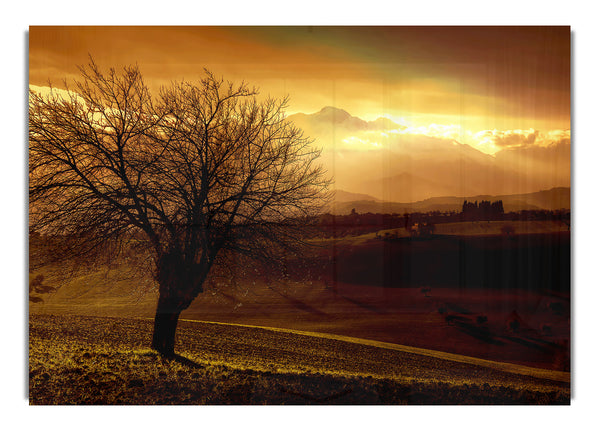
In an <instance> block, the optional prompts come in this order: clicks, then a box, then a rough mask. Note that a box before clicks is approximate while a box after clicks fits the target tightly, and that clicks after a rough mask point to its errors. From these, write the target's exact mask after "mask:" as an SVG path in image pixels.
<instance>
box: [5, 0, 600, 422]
mask: <svg viewBox="0 0 600 431" xmlns="http://www.w3.org/2000/svg"><path fill="white" fill-rule="evenodd" d="M83 4H87V5H88V6H82V5H83ZM592 4H593V3H592V2H589V1H585V0H584V1H573V0H572V1H569V2H565V1H544V2H524V1H522V0H516V1H515V0H508V1H504V2H492V3H490V2H480V1H456V0H455V1H452V2H447V1H422V2H392V1H369V2H357V1H344V2H324V1H322V0H321V1H317V0H310V1H302V2H296V3H290V2H281V1H254V2H243V1H241V0H235V1H224V2H212V3H209V4H206V2H196V1H188V2H184V1H177V0H175V1H170V2H164V1H161V2H158V1H145V2H125V1H122V0H108V1H104V2H93V3H82V2H80V1H52V2H42V1H28V2H21V3H19V4H18V5H16V6H10V7H9V6H8V5H5V7H4V14H3V18H2V33H3V34H2V36H3V37H2V48H3V50H2V54H3V61H2V63H3V67H2V77H3V79H2V82H3V84H4V89H5V91H4V93H5V96H4V98H3V100H2V103H1V105H2V117H1V118H2V119H3V125H4V129H5V133H4V136H3V145H2V149H3V157H2V168H1V169H0V172H1V175H2V178H1V182H0V184H2V195H1V196H2V202H3V211H2V217H3V219H2V225H1V226H2V228H3V232H2V239H3V247H2V258H1V260H0V262H2V270H3V283H2V284H3V292H2V294H3V296H2V303H3V304H4V311H5V312H4V313H2V324H3V325H2V329H3V331H4V334H5V336H6V335H8V344H5V343H3V349H2V353H3V354H2V362H3V364H2V365H3V366H2V368H1V369H2V384H1V385H0V387H1V388H2V400H1V404H0V405H1V406H2V410H3V412H4V415H5V417H3V419H4V420H3V422H4V423H6V424H13V423H14V424H17V423H19V425H21V426H24V427H26V428H27V429H42V428H43V429H50V430H53V429H60V430H69V429H81V428H82V427H85V428H86V429H89V428H91V429H94V430H95V429H103V430H104V429H107V428H111V429H121V428H125V427H136V428H139V429H157V428H165V427H169V428H172V429H178V428H181V429H196V428H206V427H215V428H219V429H223V428H224V429H239V430H248V429H261V430H263V429H265V428H267V429H271V428H273V429H275V428H280V429H286V430H290V429H291V430H306V429H324V428H335V429H340V430H346V429H380V428H400V427H401V428H411V427H415V428H418V429H423V428H424V429H444V430H448V429H461V430H464V429H476V428H477V429H485V430H503V431H505V430H507V429H526V427H530V426H534V427H535V428H536V429H542V430H555V429H556V430H558V429H561V430H564V429H589V428H592V427H593V423H597V415H594V416H593V417H592V415H591V414H593V413H595V412H594V410H593V409H594V408H596V404H597V403H596V400H597V399H598V395H597V391H598V384H599V382H598V372H597V369H598V365H597V360H598V348H597V347H596V345H597V343H598V333H597V328H598V320H597V318H596V316H595V315H596V314H597V312H598V311H597V310H598V307H599V305H598V304H600V302H599V301H600V300H599V298H598V289H599V286H598V284H599V283H598V273H597V268H598V254H599V253H598V252H597V248H598V246H599V245H600V242H599V241H600V238H598V231H599V230H600V226H599V223H598V222H597V221H596V218H597V217H598V215H599V214H600V211H598V210H599V208H598V201H599V200H600V196H599V193H598V185H599V182H598V181H597V178H598V177H597V175H596V172H597V171H598V163H599V162H600V157H599V156H600V154H599V153H598V146H599V145H600V142H599V141H598V136H597V135H598V132H597V125H598V124H599V117H600V111H599V110H598V104H599V100H598V99H599V97H598V96H600V93H599V92H598V82H597V80H598V79H599V78H598V77H599V74H598V71H599V70H600V68H599V64H598V62H599V57H600V56H599V55H598V46H599V43H598V42H599V35H598V27H599V26H598V24H597V13H595V12H596V10H595V8H593V6H592ZM94 6H97V7H98V8H99V9H94V8H93V7H94ZM39 24H55V25H79V24H86V25H91V24H96V25H104V24H115V25H132V24H138V25H140V24H175V25H198V24H204V25H206V24H211V25H220V24H229V25H231V24H255V25H257V24H281V25H282V24H286V25H290V24H314V25H318V24H346V25H358V24H360V25H366V24H373V25H415V24H417V25H422V24H428V25H504V24H511V25H571V26H572V30H573V32H574V33H573V34H574V54H573V62H574V65H573V71H574V74H573V81H574V87H573V90H574V92H573V96H572V100H573V102H574V104H573V111H572V112H573V125H572V130H573V135H572V136H573V149H574V158H573V165H572V172H573V174H574V178H573V182H572V187H573V191H574V206H573V215H574V219H575V220H574V223H573V232H574V246H575V248H574V264H573V270H574V273H575V277H574V286H573V292H574V314H573V320H572V321H573V327H574V330H575V334H574V339H573V340H574V346H575V350H574V364H573V365H574V374H573V381H574V385H575V386H574V389H575V392H574V395H575V398H574V399H573V400H572V405H571V406H570V407H422V408H420V407H383V408H378V407H324V408H307V407H285V408H277V407H266V408H265V407H238V408H224V407H197V408H196V407H194V408H191V407H178V408H167V407H125V408H120V407H98V408H96V407H76V408H64V407H59V408H52V407H29V406H28V405H27V401H26V399H25V398H24V384H25V382H24V379H25V376H26V374H25V373H26V370H25V368H26V360H27V356H26V355H27V349H26V347H24V345H23V344H24V335H25V331H26V319H25V318H24V316H23V313H25V312H26V304H25V299H26V296H25V295H24V293H23V289H24V288H25V283H24V279H25V269H24V265H25V264H26V250H25V246H24V234H25V230H26V182H27V179H26V178H27V177H26V155H27V151H26V143H25V136H26V134H25V129H26V123H25V117H26V111H25V109H26V104H25V100H26V99H25V95H26V80H27V73H28V70H27V64H26V61H27V49H26V45H25V40H26V39H25V38H26V31H27V28H28V26H29V25H39ZM6 129H8V133H6ZM588 424H589V425H588Z"/></svg>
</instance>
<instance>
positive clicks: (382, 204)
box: [330, 187, 571, 214]
mask: <svg viewBox="0 0 600 431" xmlns="http://www.w3.org/2000/svg"><path fill="white" fill-rule="evenodd" d="M335 196H336V198H335V200H334V202H333V204H332V205H331V207H330V211H331V212H332V213H333V214H349V213H350V211H352V209H353V208H354V209H356V211H357V212H358V213H367V212H371V213H386V214H391V213H397V214H402V213H405V212H429V211H442V212H444V211H461V209H462V204H463V202H464V201H465V200H467V201H470V202H474V201H478V202H480V201H482V200H487V201H497V200H502V203H503V206H504V211H505V212H510V211H521V210H536V209H539V210H558V209H570V208H571V188H570V187H555V188H553V189H550V190H542V191H539V192H534V193H523V194H514V195H495V196H492V195H475V196H442V197H434V198H429V199H425V200H421V201H416V202H408V203H401V202H391V201H378V200H376V199H375V198H373V197H372V196H369V195H362V194H358V193H349V192H342V194H341V195H340V196H341V197H342V198H343V199H338V198H337V196H338V195H337V191H336V195H335ZM353 196H356V197H359V198H357V199H356V200H349V198H350V197H353Z"/></svg>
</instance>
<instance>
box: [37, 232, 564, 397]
mask: <svg viewBox="0 0 600 431" xmlns="http://www.w3.org/2000/svg"><path fill="white" fill-rule="evenodd" d="M530 227H531V228H532V229H533V227H535V226H533V227H532V226H530ZM538 227H539V226H538ZM465 229H466V227H465ZM471 229H474V227H471ZM478 229H479V228H478ZM463 230H464V229H463ZM569 240H570V236H569V233H568V232H562V231H552V232H547V233H527V234H519V233H517V234H515V235H514V236H511V237H504V236H501V235H483V234H482V235H479V234H473V235H439V236H435V237H433V238H430V239H425V240H421V239H418V240H410V239H407V238H400V239H398V240H393V241H383V240H380V239H376V238H374V237H368V238H367V237H365V236H360V237H346V238H342V239H339V240H336V241H335V242H331V241H329V240H328V241H324V244H326V245H331V247H328V246H326V247H322V248H320V249H319V250H320V251H319V254H318V256H317V257H316V258H315V261H314V262H313V264H312V266H309V267H307V270H306V272H307V275H308V276H306V277H304V278H303V279H294V278H293V277H292V278H289V279H285V280H279V279H265V278H261V277H252V278H250V277H247V278H245V279H243V280H238V281H237V282H236V283H234V284H227V283H226V282H225V283H224V284H218V283H217V284H214V285H210V286H208V285H207V286H206V291H205V292H204V293H203V294H201V295H200V296H199V297H198V298H197V299H196V300H195V301H194V302H193V303H192V305H191V306H190V307H189V308H188V309H187V310H185V311H184V312H183V313H182V315H181V319H182V321H181V322H180V325H179V327H178V330H177V331H178V332H177V334H178V335H177V337H178V344H177V346H176V352H177V353H179V354H181V355H183V356H185V357H186V358H189V359H191V360H192V361H194V362H195V363H197V364H200V367H196V366H194V365H193V364H189V363H188V364H187V365H186V364H182V363H178V362H172V361H165V360H163V359H161V358H160V357H159V356H157V355H155V354H154V353H153V352H151V351H150V350H149V349H148V347H149V345H150V337H151V333H152V326H151V325H152V320H151V319H152V318H153V316H154V312H155V307H156V300H157V292H156V291H155V290H152V289H151V288H150V289H147V287H148V286H151V282H150V280H149V279H140V278H133V279H131V278H130V279H128V278H126V277H123V274H124V273H125V272H126V270H127V268H125V270H123V268H121V267H119V266H114V267H110V268H107V267H97V268H95V269H94V270H91V271H88V272H87V273H84V274H79V275H77V276H76V277H71V278H69V279H67V281H66V283H64V284H63V285H62V286H61V287H60V288H59V289H58V290H57V291H56V292H54V293H50V294H46V295H44V298H43V299H44V301H43V302H39V303H30V326H31V328H30V371H31V379H30V384H31V388H30V389H31V393H30V395H31V402H32V403H35V404H40V403H41V404H46V403H60V404H65V403H67V404H68V403H75V404H76V403H109V404H112V403H125V404H131V403H133V404H136V403H142V404H145V403H151V404H154V403H159V404H161V403H200V404H205V403H209V404H210V403H216V404H223V403H238V404H239V403H241V404H245V403H269V404H279V403H292V404H293V403H315V404H318V403H324V404H331V403H349V404H353V403H357V404H361V403H367V404H377V403H387V404H398V403H400V404H402V403H413V404H419V403H431V404H445V403H451V404H463V403H490V404H494V403H517V404H519V403H523V404H528V403H534V404H535V403H542V404H548V403H550V404H552V403H561V404H564V403H568V400H569V381H570V370H571V368H570V367H571V365H570V347H571V346H570V331H571V325H570V317H571V312H570V309H571V301H570V244H569ZM330 243H331V244H330ZM330 253H332V254H330ZM45 270H46V272H45V275H46V278H45V283H48V284H52V283H53V282H54V280H58V279H59V278H53V275H52V274H53V273H54V274H56V273H57V272H60V270H61V269H60V268H53V269H52V270H49V269H48V268H46V269H45ZM187 320H194V321H196V322H190V321H187ZM198 321H203V322H204V323H202V322H198ZM207 321H208V322H221V323H226V324H232V325H233V326H232V325H216V324H214V323H206V322H207ZM236 325H246V326H236ZM248 325H250V326H248ZM264 327H267V328H271V329H264ZM277 328H280V329H282V330H284V331H274V330H273V329H277ZM290 330H291V331H295V332H289V331H290ZM286 331H287V332H286ZM313 333H319V334H321V335H319V336H317V337H315V336H314V335H315V334H313ZM307 334H309V335H307ZM310 334H312V335H310ZM357 338H358V339H361V340H366V342H363V341H356V339H357ZM348 340H351V341H348ZM398 345H399V346H408V347H410V348H409V349H407V348H404V347H402V348H400V350H398V348H396V347H395V346H398ZM411 349H413V350H411ZM420 349H421V350H420ZM423 349H425V350H423ZM423 351H435V352H437V353H434V354H430V353H425V354H419V353H418V352H421V353H422V352H423ZM453 355H454V356H453ZM458 357H469V358H476V360H474V361H471V360H468V361H464V360H457V359H456V358H458ZM478 361H479V362H478ZM481 361H484V362H481ZM485 361H491V363H495V364H501V365H497V366H488V365H485ZM215 367H216V368H215ZM503 367H504V368H503ZM506 367H508V368H506ZM515 367H529V368H533V369H541V370H546V371H545V372H547V373H558V374H556V376H560V378H558V379H554V380H551V381H545V380H543V379H542V378H541V377H540V376H542V374H540V373H538V372H535V373H533V374H531V373H529V374H528V373H523V372H519V371H518V368H515ZM222 373H224V374H225V375H226V376H227V377H222ZM85 376H88V377H85ZM90 376H91V377H90ZM191 376H195V377H191ZM532 376H537V378H535V377H532ZM90 379H91V380H90ZM282 381H284V382H288V383H289V385H290V386H285V385H284V386H281V382H282ZM90 382H92V383H90ZM94 382H95V383H94ZM215 382H220V383H219V385H217V383H215ZM249 382H251V384H250V383H249ZM290 382H291V383H290ZM509 382H510V384H509ZM288 383H286V384H288ZM86 385H92V386H93V387H94V388H95V389H94V390H93V391H86V390H85V387H86ZM215 385H217V386H215ZM244 385H246V386H248V385H250V386H248V387H247V388H246V389H243V388H242V389H240V387H246V386H244ZM465 385H466V386H465ZM250 387H251V389H249V388H250ZM176 388H180V389H181V390H182V391H183V392H182V394H178V392H177V389H176ZM236 388H237V389H236ZM282 388H283V389H282ZM382 388H384V389H382ZM92 393H93V394H95V395H92ZM165 393H168V394H170V395H168V396H166V395H164V394H165ZM242 393H243V394H244V395H241V394H242ZM341 393H344V395H339V394H341ZM185 394H187V395H185ZM232 394H233V395H232ZM236 394H237V395H236ZM336 394H337V395H336ZM186 397H187V398H186Z"/></svg>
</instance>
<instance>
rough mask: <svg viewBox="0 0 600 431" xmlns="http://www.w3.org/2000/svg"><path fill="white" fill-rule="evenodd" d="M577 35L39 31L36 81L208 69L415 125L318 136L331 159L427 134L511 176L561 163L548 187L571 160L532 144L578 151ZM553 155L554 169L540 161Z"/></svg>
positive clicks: (556, 30) (179, 75)
mask: <svg viewBox="0 0 600 431" xmlns="http://www.w3.org/2000/svg"><path fill="white" fill-rule="evenodd" d="M570 38H571V35H570V29H569V27H565V26H563V27H184V26H181V27H30V32H29V79H30V84H31V85H37V86H44V85H47V82H48V80H50V81H51V82H52V83H53V85H55V86H58V87H60V86H62V83H61V81H62V79H63V78H67V79H72V78H74V77H76V76H77V73H78V71H77V65H83V64H86V63H87V61H88V55H91V56H92V57H93V58H94V60H95V61H96V63H98V65H99V66H100V67H102V68H106V67H119V66H122V65H126V64H132V63H137V64H138V65H139V67H140V69H141V71H142V73H143V75H144V77H145V79H146V82H147V83H148V84H149V85H150V87H151V89H153V90H158V88H159V87H160V86H161V85H164V84H169V83H170V82H171V81H173V80H180V79H186V80H190V81H193V80H196V79H198V78H200V77H201V76H202V74H203V68H208V69H210V70H211V71H213V72H214V73H215V74H217V75H222V76H224V77H225V78H226V79H229V80H233V81H240V80H245V81H246V82H248V83H249V84H251V85H257V86H258V87H260V89H261V92H262V93H263V94H270V95H273V96H277V97H281V96H284V95H289V96H290V104H289V109H288V112H289V114H293V113H297V112H304V113H315V112H317V111H319V110H321V109H322V108H323V107H324V106H334V107H336V108H341V109H344V110H346V111H348V112H349V113H350V114H351V115H353V116H356V117H360V118H362V119H364V120H368V121H369V120H375V119H376V118H378V117H382V116H385V117H388V118H390V119H392V120H393V121H394V122H395V123H397V124H400V125H402V126H403V127H405V129H404V130H403V131H402V133H403V135H402V136H401V137H398V136H397V135H394V136H392V137H390V136H389V133H387V132H385V131H382V132H385V133H386V134H387V135H386V141H385V142H389V144H385V143H384V144H382V143H381V140H377V141H376V142H374V141H373V139H374V138H373V134H371V135H368V136H367V135H366V134H365V133H362V134H361V133H358V132H357V133H356V134H355V135H353V136H350V135H345V136H337V137H335V138H332V137H331V136H326V137H322V136H319V135H317V136H313V137H315V138H316V139H317V140H318V143H319V144H322V146H323V147H324V148H325V149H327V148H329V149H331V151H330V153H329V157H330V159H331V160H332V163H333V160H334V159H335V160H341V157H343V156H344V154H341V153H340V151H338V150H340V149H343V147H344V145H345V144H344V142H346V143H348V142H350V143H351V144H352V145H354V147H353V148H358V147H357V145H355V144H356V143H359V144H362V145H363V148H364V149H370V150H373V149H375V148H379V147H382V146H383V147H385V146H386V145H387V146H388V149H390V148H391V147H390V146H396V147H394V148H397V146H398V145H399V144H398V142H400V141H398V139H400V140H401V141H402V142H406V140H407V139H412V138H411V137H410V136H418V135H419V136H420V135H424V136H427V137H429V138H432V139H433V138H435V139H438V138H440V139H445V140H446V141H448V142H450V141H451V140H456V141H458V142H460V143H462V144H467V145H470V146H472V147H473V148H476V149H477V150H479V151H481V152H483V153H485V154H489V155H498V156H502V157H498V159H501V160H504V161H505V164H506V166H502V170H503V171H505V172H508V171H509V170H510V168H509V166H508V163H509V162H508V160H509V159H510V160H512V161H511V162H510V163H513V164H515V163H516V164H518V165H519V169H521V170H523V169H525V170H527V169H528V168H529V167H530V166H534V165H535V166H537V168H536V169H537V172H536V173H537V174H538V176H540V175H544V172H545V171H546V170H547V169H550V168H551V169H552V170H553V172H560V173H561V174H560V178H562V179H561V180H560V181H558V180H557V181H555V182H551V183H548V184H550V185H556V186H564V185H568V184H565V183H568V182H569V179H568V178H569V175H570V174H569V172H570V159H569V158H568V157H567V158H564V159H560V160H556V157H555V156H549V155H548V154H550V153H549V152H547V151H542V150H543V148H542V150H540V151H541V152H540V151H537V150H536V151H537V152H536V151H534V149H535V148H533V147H536V148H537V147H548V146H554V147H553V148H554V150H555V151H554V153H552V154H555V153H556V154H558V153H560V154H568V151H570V150H569V146H570V98H571V94H570V86H571V83H570V58H571V52H570V44H571V39H570ZM348 133H351V131H348ZM407 134H409V135H410V136H407ZM558 143H560V144H561V145H562V147H561V148H560V149H557V148H555V147H556V145H557V144H558ZM565 145H567V147H565ZM394 148H392V149H391V150H394ZM411 148H413V147H411ZM538 149H539V148H538ZM391 150H390V151H391ZM503 150H504V152H503ZM508 150H511V151H510V152H509V151H508ZM559 150H560V151H559ZM542 153H543V154H542ZM525 154H526V155H527V158H526V159H525V158H524V157H525V156H524V155H525ZM538 154H539V156H538ZM411 155H412V154H411ZM509 156H510V157H509ZM357 157H358V156H357ZM378 157H381V158H385V157H386V156H383V153H382V155H381V156H378ZM515 157H516V158H515ZM551 157H553V158H554V159H553V160H552V161H553V164H552V166H550V167H549V165H547V164H546V165H544V164H538V163H534V164H533V160H535V159H536V158H539V159H540V160H542V159H543V160H550V158H551ZM523 160H528V161H527V163H524V162H523ZM538 165H539V166H538ZM337 166H338V167H339V166H341V164H340V163H338V164H337ZM334 173H335V174H336V175H338V174H339V176H340V177H341V176H342V175H343V174H344V173H343V172H341V171H339V169H338V172H334ZM557 178H558V176H557ZM523 181H525V180H523ZM527 181H529V179H527ZM531 184H533V183H531ZM536 184H541V183H540V181H538V182H536ZM531 187H533V185H532V186H531ZM519 190H520V191H533V190H528V189H527V187H525V186H524V187H521V188H519Z"/></svg>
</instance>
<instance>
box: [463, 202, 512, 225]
mask: <svg viewBox="0 0 600 431" xmlns="http://www.w3.org/2000/svg"><path fill="white" fill-rule="evenodd" d="M503 215H504V206H503V205H502V201H501V200H499V201H495V202H490V201H481V202H479V203H477V201H475V202H467V201H464V203H463V206H462V213H461V217H462V218H463V219H464V220H469V221H471V220H501V219H502V216H503Z"/></svg>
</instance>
